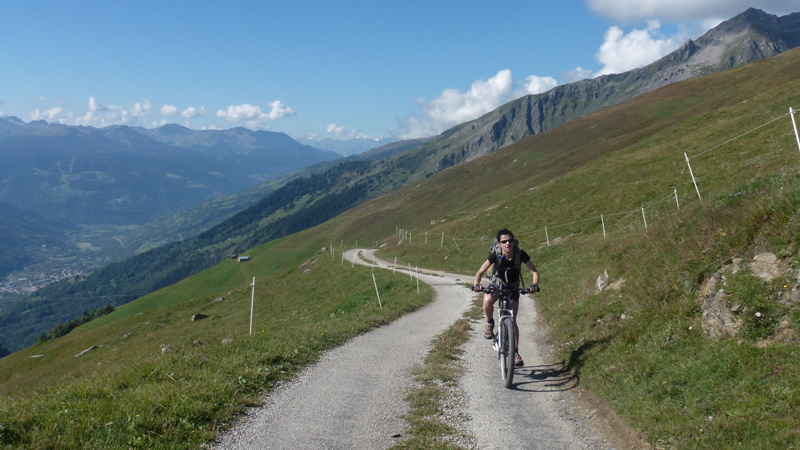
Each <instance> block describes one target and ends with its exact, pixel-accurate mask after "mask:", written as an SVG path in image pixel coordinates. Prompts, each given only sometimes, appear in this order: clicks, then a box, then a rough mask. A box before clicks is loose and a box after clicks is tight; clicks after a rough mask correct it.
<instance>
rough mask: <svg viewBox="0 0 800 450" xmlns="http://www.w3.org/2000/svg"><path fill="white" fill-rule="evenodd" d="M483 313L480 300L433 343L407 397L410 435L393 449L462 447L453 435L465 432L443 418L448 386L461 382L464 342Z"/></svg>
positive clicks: (449, 394) (407, 419) (416, 372)
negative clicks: (473, 323) (414, 385)
mask: <svg viewBox="0 0 800 450" xmlns="http://www.w3.org/2000/svg"><path fill="white" fill-rule="evenodd" d="M481 313H482V302H481V300H479V299H478V300H475V301H474V302H473V305H472V307H471V308H470V309H469V310H467V311H466V312H465V313H464V317H462V318H460V319H458V320H457V321H456V322H455V323H453V324H452V325H451V326H450V327H449V328H448V329H447V330H445V331H444V332H442V333H441V334H440V335H438V336H437V337H436V338H435V339H434V340H433V342H432V343H431V350H430V351H429V352H428V355H427V356H426V357H425V362H424V363H423V364H422V365H421V366H419V367H418V368H417V369H416V370H415V371H414V380H415V381H416V382H417V383H418V386H417V387H415V388H414V389H413V390H412V391H411V392H410V393H409V395H408V397H406V401H407V402H408V403H409V405H410V406H411V411H409V412H408V413H407V414H406V416H405V418H406V421H408V423H409V429H408V432H407V434H408V437H407V439H405V440H404V441H403V442H402V443H400V444H397V445H396V446H395V447H394V448H398V449H400V448H403V449H461V448H464V447H462V446H460V445H459V444H457V443H454V442H453V441H454V440H455V439H454V437H455V436H458V435H459V434H461V433H462V431H459V430H457V429H455V428H453V426H452V425H450V424H448V423H446V421H443V420H442V419H441V417H442V415H443V413H444V410H443V408H444V405H445V403H446V402H445V401H446V400H447V399H448V398H449V397H451V396H452V394H451V392H450V391H449V389H448V388H449V387H452V386H454V385H456V384H457V383H458V380H459V378H460V377H461V375H463V373H464V370H465V369H464V366H463V365H461V363H460V359H461V358H460V355H461V353H463V350H462V349H461V347H462V345H463V344H464V343H466V342H467V340H469V332H470V331H471V330H472V322H473V321H474V320H476V319H477V318H479V317H480V316H481Z"/></svg>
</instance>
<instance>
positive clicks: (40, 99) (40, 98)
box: [38, 95, 47, 103]
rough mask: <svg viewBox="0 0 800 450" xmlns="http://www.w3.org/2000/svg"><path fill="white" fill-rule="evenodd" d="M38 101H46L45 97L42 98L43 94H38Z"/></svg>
mask: <svg viewBox="0 0 800 450" xmlns="http://www.w3.org/2000/svg"><path fill="white" fill-rule="evenodd" d="M38 101H39V103H44V102H46V101H47V99H46V98H44V96H43V95H40V96H39V100H38Z"/></svg>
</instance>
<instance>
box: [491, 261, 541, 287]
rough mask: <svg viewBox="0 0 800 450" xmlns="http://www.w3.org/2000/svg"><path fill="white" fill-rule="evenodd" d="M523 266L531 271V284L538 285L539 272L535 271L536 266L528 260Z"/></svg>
mask: <svg viewBox="0 0 800 450" xmlns="http://www.w3.org/2000/svg"><path fill="white" fill-rule="evenodd" d="M525 266H526V267H528V269H529V270H530V271H531V277H533V281H532V284H539V271H537V270H536V266H534V265H533V262H532V261H531V260H528V261H527V262H526V263H525ZM487 267H488V266H487Z"/></svg>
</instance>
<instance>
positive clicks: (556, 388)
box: [512, 363, 579, 393]
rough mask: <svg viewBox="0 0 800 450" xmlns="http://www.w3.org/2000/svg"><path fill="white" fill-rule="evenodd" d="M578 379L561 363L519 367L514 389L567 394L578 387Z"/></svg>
mask: <svg viewBox="0 0 800 450" xmlns="http://www.w3.org/2000/svg"><path fill="white" fill-rule="evenodd" d="M578 383H579V380H578V377H577V376H576V375H575V374H573V373H572V371H571V370H569V368H567V366H565V365H563V364H561V363H555V364H548V365H541V366H523V367H517V369H516V371H515V373H514V384H513V386H512V389H515V390H518V391H524V392H532V393H534V392H538V393H544V392H566V391H569V390H572V389H575V388H576V387H577V386H578Z"/></svg>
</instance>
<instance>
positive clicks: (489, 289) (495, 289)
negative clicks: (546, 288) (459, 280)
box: [473, 284, 538, 294]
mask: <svg viewBox="0 0 800 450" xmlns="http://www.w3.org/2000/svg"><path fill="white" fill-rule="evenodd" d="M476 286H481V285H479V284H478V285H476ZM473 289H474V286H473ZM503 290H509V291H517V292H519V293H520V294H531V293H534V292H538V291H531V289H530V288H503V287H500V286H497V285H496V284H490V285H489V286H486V287H483V286H481V290H480V292H483V293H484V294H499V293H501V292H502V291H503Z"/></svg>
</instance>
